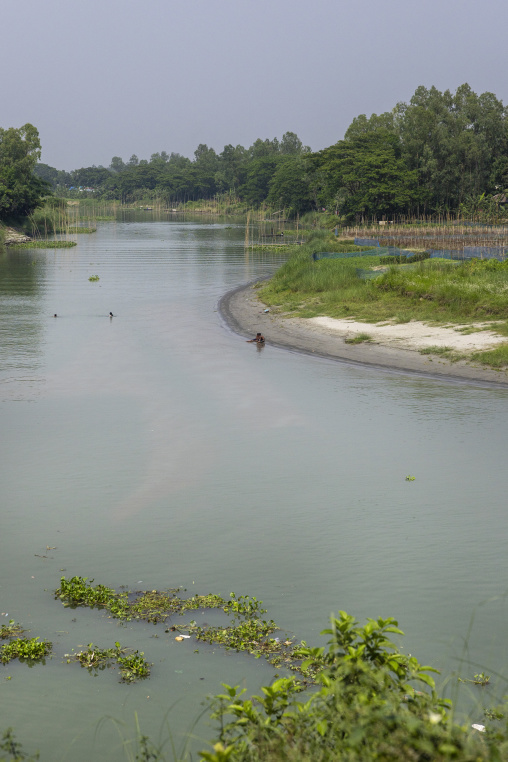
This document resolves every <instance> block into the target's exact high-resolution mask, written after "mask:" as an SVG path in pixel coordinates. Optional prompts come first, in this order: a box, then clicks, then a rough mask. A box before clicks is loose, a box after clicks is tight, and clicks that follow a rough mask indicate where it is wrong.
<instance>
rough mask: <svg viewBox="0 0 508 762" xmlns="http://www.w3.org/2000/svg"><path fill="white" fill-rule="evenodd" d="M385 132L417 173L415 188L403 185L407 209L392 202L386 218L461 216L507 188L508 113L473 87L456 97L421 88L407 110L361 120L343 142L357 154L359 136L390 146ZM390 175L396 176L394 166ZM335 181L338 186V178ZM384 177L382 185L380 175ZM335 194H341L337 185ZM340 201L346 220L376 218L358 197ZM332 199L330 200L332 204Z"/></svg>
mask: <svg viewBox="0 0 508 762" xmlns="http://www.w3.org/2000/svg"><path fill="white" fill-rule="evenodd" d="M387 133H389V134H390V135H392V137H393V140H394V142H393V146H394V150H395V154H396V156H397V157H400V159H401V161H402V163H401V164H400V168H402V167H403V166H404V167H405V169H406V170H407V171H409V172H411V173H413V175H412V176H411V177H410V176H407V178H406V179H407V180H408V181H409V187H408V186H407V184H405V183H404V184H403V185H404V193H406V191H407V190H409V201H408V203H407V204H406V203H405V202H404V198H403V196H404V194H402V198H400V195H399V194H396V195H394V196H393V202H394V203H393V204H390V205H389V208H385V211H384V213H386V214H397V213H400V212H401V211H403V213H405V214H413V213H415V214H428V213H442V212H447V211H455V210H458V209H459V208H460V206H461V204H463V203H464V202H466V201H468V200H469V201H470V200H471V199H472V198H476V197H478V196H480V195H481V194H482V193H495V192H496V190H497V189H498V188H497V187H496V186H499V187H502V188H504V187H506V182H507V180H508V173H507V169H508V161H507V159H508V110H507V109H506V108H505V107H504V106H503V104H502V102H501V101H499V100H498V99H497V98H496V97H495V95H493V94H492V93H482V94H481V95H476V93H474V92H473V91H472V90H471V88H470V87H469V85H467V84H464V85H461V86H460V87H459V88H458V89H457V91H456V93H455V94H454V95H453V94H452V93H451V92H450V91H449V90H446V91H445V92H444V93H441V92H440V91H439V90H437V89H436V88H435V87H431V88H430V89H429V90H427V89H426V88H425V87H418V88H417V90H416V91H415V93H414V95H413V97H412V98H411V100H410V102H409V104H405V103H399V104H397V106H396V107H395V108H394V109H393V111H391V112H387V113H384V114H379V115H378V114H372V116H371V117H370V118H367V117H366V116H365V114H362V115H360V116H358V117H356V118H355V119H354V120H353V122H352V124H351V125H350V127H349V128H348V130H347V132H346V135H345V139H344V141H343V143H344V144H347V145H349V146H350V148H351V150H354V147H355V140H358V139H359V138H360V137H361V136H364V137H365V138H367V136H368V135H370V136H372V135H376V134H377V135H379V137H380V140H381V136H384V139H385V140H386V135H387ZM339 145H340V144H337V146H339ZM330 150H331V149H325V151H323V152H321V153H320V154H319V155H318V156H321V158H322V161H321V162H318V165H319V166H321V167H322V166H323V165H324V166H326V164H327V162H328V159H329V155H328V153H327V152H328V151H330ZM376 150H377V148H374V144H373V151H374V152H375V151H376ZM372 159H373V160H374V155H373V156H372ZM387 169H388V174H391V170H392V167H391V166H389V167H387ZM335 179H336V180H337V182H339V184H340V173H336V175H335ZM378 179H379V180H380V182H381V185H383V184H384V179H382V178H381V175H380V176H379V178H378ZM386 179H387V180H388V181H389V177H387V178H386ZM401 179H402V178H401ZM328 186H330V182H329V181H328ZM332 188H333V190H335V188H334V187H333V183H332ZM325 189H326V186H325ZM380 189H381V188H380ZM325 196H326V193H325ZM342 197H343V200H344V201H343V206H342V208H341V211H343V212H345V213H346V214H347V215H348V216H350V217H351V216H357V217H358V216H360V217H362V216H369V215H372V210H370V209H368V208H367V207H366V206H365V203H364V198H363V197H359V198H358V197H356V198H355V197H354V194H352V193H351V190H350V189H349V188H347V187H345V186H343V187H342ZM333 199H334V197H333V196H332V197H330V196H328V197H327V200H328V202H330V200H333ZM400 201H402V202H403V203H402V207H401V204H400ZM372 216H376V215H375V214H374V215H372Z"/></svg>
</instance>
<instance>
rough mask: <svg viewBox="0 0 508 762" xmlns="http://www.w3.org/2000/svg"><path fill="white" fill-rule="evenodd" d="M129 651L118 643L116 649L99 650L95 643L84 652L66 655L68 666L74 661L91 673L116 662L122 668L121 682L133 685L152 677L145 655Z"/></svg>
mask: <svg viewBox="0 0 508 762" xmlns="http://www.w3.org/2000/svg"><path fill="white" fill-rule="evenodd" d="M128 651H129V649H128V648H125V647H124V646H122V645H120V643H119V642H118V641H117V642H116V643H115V646H114V648H99V647H98V646H96V645H94V644H93V643H89V644H88V646H87V647H86V648H85V649H83V650H82V651H78V652H77V653H75V654H65V656H66V661H67V664H70V663H71V662H72V661H78V662H79V663H80V664H81V666H82V667H86V669H88V670H89V671H92V670H97V669H104V668H105V667H107V666H109V665H110V664H111V662H116V663H117V664H118V666H119V667H120V677H121V681H123V682H127V683H133V682H135V681H136V680H138V679H140V678H144V677H148V676H149V675H150V664H149V663H148V662H147V661H146V659H144V658H143V657H144V653H143V652H139V651H134V652H133V653H128Z"/></svg>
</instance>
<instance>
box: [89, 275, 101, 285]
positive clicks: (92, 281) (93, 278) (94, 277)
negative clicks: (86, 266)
mask: <svg viewBox="0 0 508 762" xmlns="http://www.w3.org/2000/svg"><path fill="white" fill-rule="evenodd" d="M88 280H89V281H90V282H91V283H95V282H96V281H98V280H100V278H99V276H98V275H90V277H89V278H88Z"/></svg>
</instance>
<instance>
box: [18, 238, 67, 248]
mask: <svg viewBox="0 0 508 762" xmlns="http://www.w3.org/2000/svg"><path fill="white" fill-rule="evenodd" d="M73 246H77V243H76V241H47V240H45V239H39V240H37V241H25V242H24V243H16V244H12V248H13V249H70V248H72V247H73Z"/></svg>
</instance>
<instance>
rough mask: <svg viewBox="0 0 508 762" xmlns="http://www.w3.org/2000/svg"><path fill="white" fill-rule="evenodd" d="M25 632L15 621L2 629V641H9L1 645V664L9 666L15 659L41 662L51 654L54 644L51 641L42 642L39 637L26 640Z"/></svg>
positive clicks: (0, 636) (11, 621)
mask: <svg viewBox="0 0 508 762" xmlns="http://www.w3.org/2000/svg"><path fill="white" fill-rule="evenodd" d="M24 632H25V629H24V628H23V627H22V626H21V625H20V624H18V623H17V622H15V621H14V620H13V619H11V620H9V623H8V624H3V625H2V626H1V627H0V639H2V640H8V641H9V642H8V643H2V644H0V663H2V664H8V663H9V662H10V661H13V660H14V659H19V660H20V661H28V662H35V661H41V660H42V659H44V657H45V656H48V654H50V653H51V649H52V648H53V644H52V643H51V642H50V641H49V640H44V639H43V640H40V638H38V637H35V638H24V637H23V633H24Z"/></svg>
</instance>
